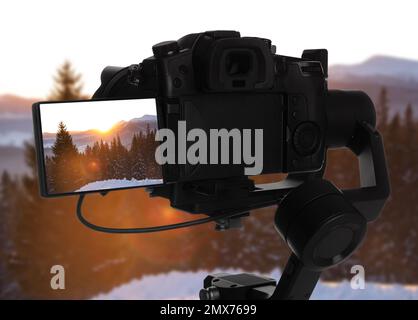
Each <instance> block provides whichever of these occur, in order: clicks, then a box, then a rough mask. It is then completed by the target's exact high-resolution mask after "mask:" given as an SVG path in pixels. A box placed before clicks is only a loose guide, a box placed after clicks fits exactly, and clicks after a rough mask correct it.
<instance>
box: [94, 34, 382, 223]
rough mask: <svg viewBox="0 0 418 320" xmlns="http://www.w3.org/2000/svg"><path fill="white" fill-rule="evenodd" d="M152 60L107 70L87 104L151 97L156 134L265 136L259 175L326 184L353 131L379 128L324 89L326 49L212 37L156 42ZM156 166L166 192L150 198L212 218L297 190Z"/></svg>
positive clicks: (343, 94)
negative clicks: (327, 166)
mask: <svg viewBox="0 0 418 320" xmlns="http://www.w3.org/2000/svg"><path fill="white" fill-rule="evenodd" d="M153 53H154V55H153V56H152V57H149V58H147V59H145V60H143V61H142V62H141V63H140V64H134V65H131V66H129V67H125V68H120V67H106V68H105V69H104V70H103V72H102V75H101V82H102V83H101V86H100V87H99V89H98V90H97V91H96V93H95V95H94V97H93V98H156V100H157V111H158V112H157V114H158V126H159V128H160V129H161V128H168V129H171V130H173V132H177V129H178V123H179V121H186V123H187V129H188V130H190V129H193V128H200V129H203V130H204V131H205V132H208V131H209V130H210V129H222V128H224V129H228V130H231V129H233V128H237V129H239V130H243V129H254V130H255V129H263V170H262V174H267V173H288V174H289V177H295V176H303V177H309V176H315V177H322V175H323V169H324V163H325V157H326V151H327V149H328V148H339V147H349V148H350V145H352V144H353V141H352V139H353V137H354V136H355V132H356V130H357V129H358V126H359V124H361V123H368V124H369V125H370V126H371V127H372V128H374V126H375V123H376V115H375V110H374V106H373V103H372V101H371V100H370V98H369V97H368V96H367V95H366V94H365V93H363V92H360V91H338V90H328V88H327V76H328V61H327V60H328V53H327V50H325V49H317V50H305V51H304V52H303V54H302V57H301V58H295V57H289V56H283V55H278V54H276V53H275V46H273V45H272V44H271V41H270V40H268V39H264V38H254V37H241V36H240V34H239V33H238V32H236V31H210V32H203V33H194V34H189V35H187V36H185V37H182V38H180V39H179V40H177V41H165V42H161V43H158V44H156V45H154V46H153ZM229 147H230V149H231V148H232V146H231V145H230V146H229ZM176 151H177V150H176ZM230 152H232V150H230ZM162 167H163V178H164V182H165V184H164V186H160V187H153V188H150V190H151V195H155V196H162V197H166V198H168V199H170V202H171V205H172V206H173V207H176V208H180V209H182V210H185V211H188V212H192V213H199V212H201V213H205V214H208V215H211V214H212V213H213V214H215V213H219V212H223V211H225V210H228V209H231V208H235V209H237V208H238V207H249V208H254V207H262V206H266V205H268V204H275V203H277V201H278V199H280V198H281V197H283V196H284V195H285V194H286V193H287V192H288V191H289V190H291V189H292V188H294V187H296V186H297V185H298V184H299V183H300V181H299V182H297V183H296V184H292V183H290V181H292V182H294V181H296V180H298V179H296V180H295V179H286V181H284V182H283V183H284V184H282V185H280V186H276V187H277V188H276V187H271V186H269V187H268V188H264V189H263V188H261V187H259V186H256V185H254V182H253V181H252V180H251V179H249V178H248V177H247V176H246V175H245V174H244V165H243V164H233V163H232V164H222V165H219V164H217V165H212V164H194V165H192V164H188V163H186V164H165V165H163V166H162ZM260 190H262V192H260ZM255 191H257V192H255ZM257 199H258V200H257ZM254 203H257V205H253V204H254Z"/></svg>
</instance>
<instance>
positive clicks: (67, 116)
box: [40, 99, 156, 133]
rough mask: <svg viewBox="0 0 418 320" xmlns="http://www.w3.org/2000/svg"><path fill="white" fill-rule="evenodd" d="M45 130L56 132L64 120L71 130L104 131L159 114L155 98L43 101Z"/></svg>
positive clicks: (43, 126)
mask: <svg viewBox="0 0 418 320" xmlns="http://www.w3.org/2000/svg"><path fill="white" fill-rule="evenodd" d="M40 110H41V123H42V131H43V132H52V133H53V132H56V131H57V128H58V123H59V122H60V121H63V122H64V123H65V125H66V126H67V129H68V130H69V131H85V130H89V129H96V130H99V131H103V132H105V131H106V130H108V129H110V128H111V127H112V126H113V125H114V124H115V123H117V122H119V121H121V120H124V121H128V120H131V119H133V118H141V117H142V116H144V115H156V106H155V100H154V99H142V100H118V101H87V102H81V103H80V102H77V103H74V102H65V103H46V104H41V106H40Z"/></svg>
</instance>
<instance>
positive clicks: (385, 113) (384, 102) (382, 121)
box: [376, 87, 389, 131]
mask: <svg viewBox="0 0 418 320" xmlns="http://www.w3.org/2000/svg"><path fill="white" fill-rule="evenodd" d="M376 113H377V123H378V128H379V129H380V130H381V131H384V128H385V127H386V126H387V125H388V123H389V108H388V92H387V89H386V87H383V88H382V89H381V90H380V93H379V98H378V101H377V104H376Z"/></svg>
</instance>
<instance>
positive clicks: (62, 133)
mask: <svg viewBox="0 0 418 320" xmlns="http://www.w3.org/2000/svg"><path fill="white" fill-rule="evenodd" d="M52 153H53V156H52V162H53V168H52V172H47V174H50V175H52V177H51V179H48V180H50V181H51V182H52V184H53V185H52V187H53V188H54V191H55V192H59V193H61V192H71V191H74V190H75V188H77V187H81V186H82V185H83V181H82V178H83V177H82V176H81V172H80V171H81V163H80V157H79V153H78V150H77V147H76V145H75V144H74V143H73V139H72V137H71V134H70V133H69V132H68V130H67V127H66V126H65V124H64V123H63V122H60V123H59V124H58V131H57V135H56V139H55V142H54V145H53V146H52Z"/></svg>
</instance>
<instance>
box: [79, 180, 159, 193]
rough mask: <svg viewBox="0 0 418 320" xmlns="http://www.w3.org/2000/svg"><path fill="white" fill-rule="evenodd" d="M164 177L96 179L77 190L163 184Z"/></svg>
mask: <svg viewBox="0 0 418 320" xmlns="http://www.w3.org/2000/svg"><path fill="white" fill-rule="evenodd" d="M162 183H163V180H162V179H144V180H136V179H131V180H128V179H109V180H102V181H94V182H90V183H88V184H86V185H85V186H83V187H81V188H80V189H78V190H76V191H75V192H83V191H94V190H105V189H117V188H129V187H141V186H150V185H156V184H162Z"/></svg>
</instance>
